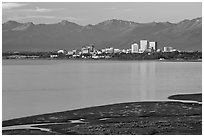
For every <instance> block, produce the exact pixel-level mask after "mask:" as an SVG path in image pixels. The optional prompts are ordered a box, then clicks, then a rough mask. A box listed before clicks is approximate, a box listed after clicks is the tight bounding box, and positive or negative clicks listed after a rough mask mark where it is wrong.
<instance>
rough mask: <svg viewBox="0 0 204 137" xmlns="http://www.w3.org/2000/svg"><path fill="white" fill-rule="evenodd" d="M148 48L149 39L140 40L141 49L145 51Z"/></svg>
mask: <svg viewBox="0 0 204 137" xmlns="http://www.w3.org/2000/svg"><path fill="white" fill-rule="evenodd" d="M147 49H148V41H147V40H140V51H141V52H144V51H145V50H147Z"/></svg>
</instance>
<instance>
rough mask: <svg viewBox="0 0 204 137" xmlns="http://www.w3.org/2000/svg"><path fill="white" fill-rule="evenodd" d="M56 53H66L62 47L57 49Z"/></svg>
mask: <svg viewBox="0 0 204 137" xmlns="http://www.w3.org/2000/svg"><path fill="white" fill-rule="evenodd" d="M57 53H58V54H66V53H67V51H66V50H64V49H60V50H58V51H57Z"/></svg>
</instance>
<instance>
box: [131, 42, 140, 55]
mask: <svg viewBox="0 0 204 137" xmlns="http://www.w3.org/2000/svg"><path fill="white" fill-rule="evenodd" d="M138 52H139V45H138V44H137V43H133V44H132V45H131V53H138Z"/></svg>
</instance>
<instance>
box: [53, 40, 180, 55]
mask: <svg viewBox="0 0 204 137" xmlns="http://www.w3.org/2000/svg"><path fill="white" fill-rule="evenodd" d="M139 43H140V44H137V43H133V44H131V46H130V48H129V49H117V48H113V47H107V48H104V49H101V50H98V49H96V48H95V47H94V45H93V44H91V45H88V46H83V47H82V48H81V50H78V49H74V50H71V51H66V50H62V49H61V50H58V51H57V53H58V54H63V55H67V56H71V57H82V58H87V57H88V56H91V57H92V58H109V56H108V55H107V54H113V53H126V54H128V53H144V52H149V53H150V52H162V50H161V49H158V46H157V42H155V41H148V40H140V42H139ZM173 51H177V50H176V49H174V48H173V47H164V50H163V52H173ZM50 57H51V58H55V57H58V55H57V54H56V55H50Z"/></svg>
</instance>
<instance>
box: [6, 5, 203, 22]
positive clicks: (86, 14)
mask: <svg viewBox="0 0 204 137" xmlns="http://www.w3.org/2000/svg"><path fill="white" fill-rule="evenodd" d="M2 6H3V7H2V21H3V22H6V21H8V20H15V21H18V22H34V23H36V24H39V23H45V24H48V23H56V22H60V21H61V20H68V21H71V22H75V23H78V24H80V25H87V24H97V23H99V22H101V21H104V20H108V19H122V20H129V21H134V22H140V23H145V22H153V21H156V22H166V21H169V22H173V23H177V22H179V21H182V20H183V19H193V18H196V17H201V16H202V3H201V2H163V3H161V2H152V3H151V2H144V3H141V2H132V3H130V2H129V3H128V2H121V3H120V2H111V3H110V2H103V3H101V2H100V3H99V2H94V3H91V2H83V3H82V2H76V3H74V2H49V3H48V2H35V3H30V2H29V3H3V4H2Z"/></svg>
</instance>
